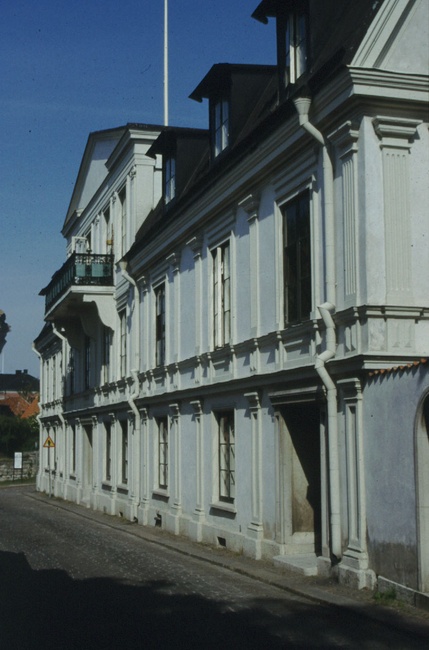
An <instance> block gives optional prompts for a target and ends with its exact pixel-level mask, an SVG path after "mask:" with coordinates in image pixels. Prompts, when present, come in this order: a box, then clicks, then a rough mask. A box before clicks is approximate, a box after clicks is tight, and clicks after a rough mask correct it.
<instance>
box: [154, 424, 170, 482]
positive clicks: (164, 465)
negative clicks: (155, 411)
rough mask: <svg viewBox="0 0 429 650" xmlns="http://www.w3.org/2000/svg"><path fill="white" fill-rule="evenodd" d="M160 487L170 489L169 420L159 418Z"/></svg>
mask: <svg viewBox="0 0 429 650" xmlns="http://www.w3.org/2000/svg"><path fill="white" fill-rule="evenodd" d="M157 424H158V487H159V488H160V489H162V490H166V489H167V488H168V419H167V417H162V418H158V420H157Z"/></svg>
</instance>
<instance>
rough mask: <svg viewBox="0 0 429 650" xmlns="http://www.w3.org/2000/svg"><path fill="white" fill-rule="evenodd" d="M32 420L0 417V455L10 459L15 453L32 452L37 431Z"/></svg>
mask: <svg viewBox="0 0 429 650" xmlns="http://www.w3.org/2000/svg"><path fill="white" fill-rule="evenodd" d="M32 419H33V418H30V419H29V420H22V419H21V418H18V417H13V416H7V415H0V453H2V454H4V455H6V456H9V457H11V456H13V454H14V452H15V451H34V443H35V442H36V441H37V439H38V430H37V427H35V425H34V422H32V421H31V420H32Z"/></svg>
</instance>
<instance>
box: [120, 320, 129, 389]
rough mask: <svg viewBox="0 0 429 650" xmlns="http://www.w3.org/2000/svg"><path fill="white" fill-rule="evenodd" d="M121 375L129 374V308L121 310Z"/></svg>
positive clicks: (121, 376)
mask: <svg viewBox="0 0 429 650" xmlns="http://www.w3.org/2000/svg"><path fill="white" fill-rule="evenodd" d="M119 332H120V342H119V377H120V378H123V377H126V376H127V310H126V309H123V310H122V311H120V312H119Z"/></svg>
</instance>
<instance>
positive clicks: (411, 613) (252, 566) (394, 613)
mask: <svg viewBox="0 0 429 650" xmlns="http://www.w3.org/2000/svg"><path fill="white" fill-rule="evenodd" d="M25 487H26V488H27V489H25V495H26V496H28V497H30V498H32V499H35V500H38V501H41V502H43V503H44V504H45V505H47V506H49V507H52V508H54V509H62V510H67V511H68V512H71V513H73V514H75V515H77V516H80V517H84V518H87V519H90V520H92V521H96V522H98V523H100V524H102V525H103V526H106V527H107V528H115V529H118V530H122V531H123V532H124V533H127V534H129V535H133V536H134V537H139V538H141V539H143V540H145V541H146V542H149V543H152V544H157V545H160V546H164V547H165V548H168V549H170V550H173V551H175V552H177V553H181V554H183V555H188V556H191V557H193V558H195V559H197V560H200V561H202V562H209V563H210V564H214V565H217V566H220V567H222V568H224V569H228V570H230V571H234V572H236V573H240V574H242V575H245V576H247V577H249V578H253V579H255V580H259V581H261V582H263V583H266V584H269V585H272V586H274V587H277V588H279V589H282V590H283V591H286V592H288V593H290V594H295V595H297V596H301V597H305V598H307V599H308V600H310V601H312V602H314V603H317V604H319V605H326V606H334V607H339V608H347V609H352V610H353V611H354V612H355V613H359V614H360V615H362V616H364V617H369V618H371V619H373V620H376V621H378V622H382V623H384V624H386V625H390V626H394V627H398V628H400V629H401V630H409V631H410V632H412V633H413V634H419V635H422V637H423V638H424V639H425V640H428V639H429V612H427V611H424V610H420V609H416V608H414V607H411V606H409V605H406V604H403V603H401V602H397V601H393V602H392V603H389V604H387V603H385V602H383V603H382V602H381V601H376V600H375V599H374V593H373V592H371V591H368V590H360V591H358V590H354V589H349V588H347V587H345V586H343V585H339V584H338V583H337V582H336V581H335V580H333V579H330V578H319V577H305V576H300V575H297V574H295V573H293V572H291V571H287V570H282V571H280V570H279V569H278V568H277V567H275V566H274V564H273V563H271V562H269V561H265V560H253V559H251V558H247V557H244V556H243V555H238V554H235V553H232V552H231V551H229V550H227V549H225V548H214V547H212V546H208V545H206V544H202V543H197V542H193V541H191V540H189V539H187V538H185V537H181V536H177V535H173V534H171V533H168V532H166V531H165V530H162V529H160V528H156V527H155V526H153V527H148V526H140V525H139V524H136V523H133V522H130V521H128V520H125V519H121V518H119V517H115V516H112V515H105V514H103V513H101V512H98V511H94V510H91V509H88V508H85V507H83V506H79V505H77V504H75V503H72V502H69V501H63V500H62V499H58V498H55V497H52V498H49V497H48V496H47V495H46V494H45V493H41V492H36V490H34V489H32V488H31V489H29V488H28V486H23V488H25Z"/></svg>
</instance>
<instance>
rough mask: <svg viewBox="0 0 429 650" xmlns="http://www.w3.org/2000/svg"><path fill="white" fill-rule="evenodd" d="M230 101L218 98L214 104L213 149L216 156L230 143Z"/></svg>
mask: <svg viewBox="0 0 429 650" xmlns="http://www.w3.org/2000/svg"><path fill="white" fill-rule="evenodd" d="M229 112H230V111H229V101H228V100H227V99H226V98H224V97H223V98H220V99H216V100H215V101H214V105H213V150H214V155H215V157H216V156H218V155H219V154H220V153H222V151H224V150H225V149H226V148H227V146H228V145H229V121H230V117H229Z"/></svg>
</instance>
